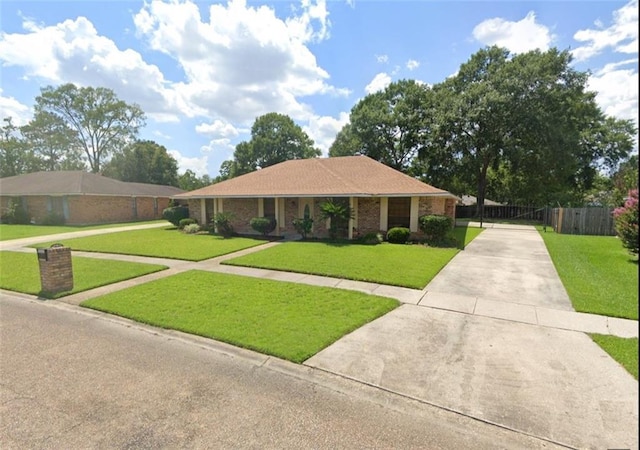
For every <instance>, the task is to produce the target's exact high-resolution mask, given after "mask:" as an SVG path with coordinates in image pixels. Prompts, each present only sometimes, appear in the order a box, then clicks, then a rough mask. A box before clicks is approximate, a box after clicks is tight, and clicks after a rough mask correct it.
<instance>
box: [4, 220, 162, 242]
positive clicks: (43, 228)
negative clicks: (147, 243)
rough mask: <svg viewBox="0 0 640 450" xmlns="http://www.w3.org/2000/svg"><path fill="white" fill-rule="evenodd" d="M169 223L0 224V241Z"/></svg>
mask: <svg viewBox="0 0 640 450" xmlns="http://www.w3.org/2000/svg"><path fill="white" fill-rule="evenodd" d="M161 222H164V223H167V225H169V223H168V222H167V221H166V220H152V221H148V222H128V223H110V224H104V225H88V226H73V225H61V226H55V225H9V224H6V223H2V224H0V241H8V240H9V239H21V238H26V237H33V236H45V235H47V234H58V233H72V232H74V231H84V230H96V229H100V228H114V227H126V226H130V225H146V224H150V223H161Z"/></svg>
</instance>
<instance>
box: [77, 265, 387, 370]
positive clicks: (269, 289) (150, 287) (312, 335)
mask: <svg viewBox="0 0 640 450" xmlns="http://www.w3.org/2000/svg"><path fill="white" fill-rule="evenodd" d="M398 305H399V303H398V301H396V300H393V299H389V298H384V297H378V296H373V295H367V294H364V293H360V292H354V291H347V290H342V289H333V288H325V287H316V286H306V285H300V284H295V283H286V282H278V281H273V280H263V279H258V278H249V277H241V276H237V275H228V274H220V273H212V272H203V271H197V270H193V271H188V272H184V273H180V274H177V275H173V276H170V277H167V278H163V279H160V280H156V281H152V282H149V283H145V284H143V285H139V286H135V287H132V288H128V289H124V290H122V291H118V292H114V293H112V294H108V295H105V296H102V297H98V298H95V299H91V300H88V301H86V302H84V303H82V306H85V307H88V308H93V309H97V310H100V311H104V312H108V313H112V314H116V315H119V316H122V317H127V318H129V319H133V320H136V321H138V322H142V323H146V324H150V325H154V326H158V327H162V328H167V329H174V330H179V331H184V332H186V333H192V334H197V335H200V336H204V337H208V338H212V339H216V340H219V341H223V342H227V343H229V344H232V345H236V346H239V347H244V348H247V349H251V350H255V351H258V352H261V353H265V354H268V355H273V356H277V357H280V358H284V359H288V360H290V361H293V362H297V363H300V362H302V361H304V360H306V359H308V358H309V357H311V356H313V355H314V354H316V353H317V352H319V351H320V350H322V349H323V348H325V347H326V346H328V345H330V344H331V343H333V342H335V341H336V340H337V339H339V338H340V337H342V336H344V335H345V334H347V333H349V332H351V331H353V330H355V329H357V328H359V327H361V326H362V325H364V324H365V323H367V322H370V321H371V320H373V319H375V318H377V317H379V316H381V315H383V314H385V313H387V312H389V311H391V310H393V309H394V308H396V307H397V306H398Z"/></svg>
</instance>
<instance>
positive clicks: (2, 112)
mask: <svg viewBox="0 0 640 450" xmlns="http://www.w3.org/2000/svg"><path fill="white" fill-rule="evenodd" d="M31 116H32V114H31V108H29V107H28V106H27V105H23V104H22V103H20V102H19V101H18V100H16V99H15V98H13V97H5V96H3V95H2V88H0V121H1V120H3V119H4V118H5V117H11V118H12V119H13V120H12V123H13V124H14V125H16V126H22V125H26V124H27V122H29V120H31ZM1 125H4V124H3V123H2V122H0V126H1Z"/></svg>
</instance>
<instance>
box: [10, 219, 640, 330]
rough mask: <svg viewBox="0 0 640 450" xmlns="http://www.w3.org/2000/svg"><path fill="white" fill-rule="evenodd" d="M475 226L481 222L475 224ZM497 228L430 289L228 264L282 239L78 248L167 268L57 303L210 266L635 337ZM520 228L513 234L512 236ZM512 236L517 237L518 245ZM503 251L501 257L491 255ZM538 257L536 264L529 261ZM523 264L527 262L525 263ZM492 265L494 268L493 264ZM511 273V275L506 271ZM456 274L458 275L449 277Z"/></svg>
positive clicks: (516, 229) (509, 232)
mask: <svg viewBox="0 0 640 450" xmlns="http://www.w3.org/2000/svg"><path fill="white" fill-rule="evenodd" d="M159 226H166V224H151V225H134V226H130V227H122V228H108V229H98V230H86V231H79V232H73V233H64V234H59V235H50V236H38V237H34V238H25V239H17V240H12V241H4V242H0V244H4V245H0V250H11V251H21V252H35V251H34V249H32V248H27V247H25V246H28V245H34V244H37V243H42V242H50V241H52V240H63V239H71V238H75V237H83V236H94V235H98V234H105V233H111V232H117V231H126V230H135V229H145V228H155V227H159ZM470 226H479V223H478V224H475V223H472V224H470ZM483 226H489V227H491V229H496V230H501V231H500V232H499V233H498V234H496V232H490V231H485V232H484V233H483V234H482V235H481V237H479V238H476V239H475V240H474V241H473V243H472V245H470V246H468V247H467V249H465V251H464V252H460V253H459V254H458V255H457V256H456V257H455V258H454V259H453V260H452V261H451V262H450V263H449V264H448V265H447V266H446V267H445V268H444V269H443V270H442V271H441V272H440V274H439V275H438V276H437V277H436V278H435V279H434V280H433V281H432V282H431V283H430V284H429V285H428V286H427V287H426V288H425V289H422V290H420V289H410V288H405V287H399V286H389V285H383V284H378V283H370V282H364V281H354V280H345V279H341V278H332V277H324V276H318V275H307V274H301V273H294V272H283V271H278V270H270V269H255V268H249V267H239V266H230V265H223V264H221V263H223V262H224V261H226V260H229V259H233V258H237V257H240V256H244V255H247V254H250V253H254V252H257V251H261V250H264V249H266V248H269V247H272V246H274V245H278V244H279V242H270V243H267V244H263V245H259V246H256V247H251V248H248V249H244V250H240V251H238V252H235V253H231V254H228V255H223V256H218V257H216V258H212V259H208V260H205V261H200V262H191V261H182V260H175V259H169V258H151V257H145V256H131V255H117V254H108V253H94V252H81V251H74V252H73V254H74V256H82V257H87V258H98V259H112V260H118V261H131V262H139V263H147V264H160V265H165V266H167V267H169V269H170V270H164V271H161V272H156V273H152V274H149V275H146V276H142V277H139V278H134V279H131V280H125V281H122V282H120V283H114V284H111V285H107V286H102V287H99V288H96V289H92V290H89V291H84V292H80V293H78V294H74V295H71V296H66V297H62V298H61V299H59V301H62V302H65V303H70V304H75V305H78V304H80V303H82V302H83V301H85V300H88V299H90V298H93V297H97V296H100V295H104V294H107V293H109V292H115V291H118V290H121V289H126V288H128V287H131V286H135V285H138V284H142V283H147V282H149V281H153V280H157V279H160V278H164V277H167V276H171V275H175V274H176V273H180V272H184V271H187V270H194V269H195V270H206V271H211V272H220V273H228V274H233V275H242V276H249V277H255V278H268V279H272V280H276V281H288V282H292V283H302V284H308V285H311V286H326V287H335V288H339V289H348V290H353V291H359V292H364V293H367V294H372V295H380V296H383V297H391V298H395V299H396V300H398V301H400V302H401V303H407V304H411V305H418V306H424V307H429V308H437V309H442V310H446V311H454V312H459V313H463V314H470V315H478V316H484V317H493V318H496V319H503V320H508V321H512V322H522V323H528V324H532V325H539V326H543V327H549V328H558V329H563V330H572V331H582V332H585V333H597V334H607V335H613V336H618V337H624V338H632V337H636V338H637V337H638V321H636V320H629V319H620V318H616V317H607V316H600V315H596V314H586V313H579V312H575V311H574V310H573V308H572V306H571V302H570V300H569V297H568V296H567V294H566V292H565V290H564V287H563V286H562V283H561V282H560V279H559V278H558V276H557V273H556V271H555V268H554V267H553V263H552V262H551V259H550V257H549V254H548V252H547V250H546V247H545V246H544V242H543V241H542V239H541V238H540V236H539V235H538V233H537V231H536V230H535V228H534V227H523V226H521V225H500V224H484V225H483ZM513 233H516V234H513ZM514 237H517V244H515V242H516V241H515V240H514V239H513V238H514ZM492 255H501V256H492ZM531 261H535V264H528V263H530V262H531ZM523 264H525V266H522V265H523ZM489 269H490V270H489ZM505 274H506V276H505ZM452 279H454V280H455V281H454V282H452ZM512 286H518V287H520V291H519V293H518V296H517V298H515V299H514V298H513V297H512V296H511V294H510V290H511V289H512Z"/></svg>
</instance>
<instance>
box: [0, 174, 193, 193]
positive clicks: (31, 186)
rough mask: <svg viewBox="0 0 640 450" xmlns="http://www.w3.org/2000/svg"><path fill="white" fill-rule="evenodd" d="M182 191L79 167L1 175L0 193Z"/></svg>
mask: <svg viewBox="0 0 640 450" xmlns="http://www.w3.org/2000/svg"><path fill="white" fill-rule="evenodd" d="M182 192H184V191H183V190H182V189H179V188H177V187H173V186H161V185H157V184H146V183H127V182H124V181H119V180H114V179H113V178H108V177H105V176H102V175H98V174H95V173H87V172H82V171H79V170H74V171H65V170H63V171H56V172H34V173H28V174H24V175H16V176H14V177H7V178H0V195H13V196H32V195H108V196H127V197H129V196H136V197H172V196H174V195H176V194H180V193H182Z"/></svg>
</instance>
